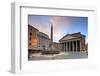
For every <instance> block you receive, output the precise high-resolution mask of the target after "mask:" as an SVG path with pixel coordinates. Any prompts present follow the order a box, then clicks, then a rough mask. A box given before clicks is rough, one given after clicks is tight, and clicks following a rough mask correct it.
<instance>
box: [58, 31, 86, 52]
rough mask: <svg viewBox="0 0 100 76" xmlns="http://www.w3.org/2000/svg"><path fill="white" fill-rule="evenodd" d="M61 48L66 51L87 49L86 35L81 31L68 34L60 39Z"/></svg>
mask: <svg viewBox="0 0 100 76" xmlns="http://www.w3.org/2000/svg"><path fill="white" fill-rule="evenodd" d="M59 42H60V45H61V49H62V50H63V51H65V52H80V51H85V35H82V34H81V33H80V32H78V33H73V34H67V35H65V36H64V37H63V38H61V39H60V40H59Z"/></svg>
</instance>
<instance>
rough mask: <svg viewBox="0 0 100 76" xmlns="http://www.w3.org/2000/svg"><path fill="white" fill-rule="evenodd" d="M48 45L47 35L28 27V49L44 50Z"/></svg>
mask: <svg viewBox="0 0 100 76" xmlns="http://www.w3.org/2000/svg"><path fill="white" fill-rule="evenodd" d="M49 44H50V38H49V36H48V35H47V34H45V33H43V32H40V31H39V30H38V29H36V28H35V27H33V26H31V25H28V48H29V49H41V50H42V49H45V48H47V47H48V46H49Z"/></svg>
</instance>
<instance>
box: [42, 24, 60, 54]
mask: <svg viewBox="0 0 100 76" xmlns="http://www.w3.org/2000/svg"><path fill="white" fill-rule="evenodd" d="M59 53H60V50H59V49H57V48H55V47H54V45H53V25H52V24H51V41H50V44H49V47H48V48H47V50H43V51H42V54H43V55H44V54H52V55H53V54H59Z"/></svg>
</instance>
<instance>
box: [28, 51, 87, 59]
mask: <svg viewBox="0 0 100 76" xmlns="http://www.w3.org/2000/svg"><path fill="white" fill-rule="evenodd" d="M80 58H88V55H87V53H86V52H62V53H60V54H55V55H41V54H40V53H37V54H32V55H31V57H30V58H29V61H32V60H56V59H80Z"/></svg>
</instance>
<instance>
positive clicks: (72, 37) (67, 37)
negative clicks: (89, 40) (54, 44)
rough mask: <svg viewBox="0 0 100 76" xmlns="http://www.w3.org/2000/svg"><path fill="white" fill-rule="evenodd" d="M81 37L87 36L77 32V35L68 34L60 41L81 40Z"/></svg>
mask: <svg viewBox="0 0 100 76" xmlns="http://www.w3.org/2000/svg"><path fill="white" fill-rule="evenodd" d="M79 37H84V38H85V35H82V34H81V32H77V33H72V34H67V35H65V36H64V37H62V38H61V39H60V40H69V39H74V38H79ZM60 40H59V41H60Z"/></svg>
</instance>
